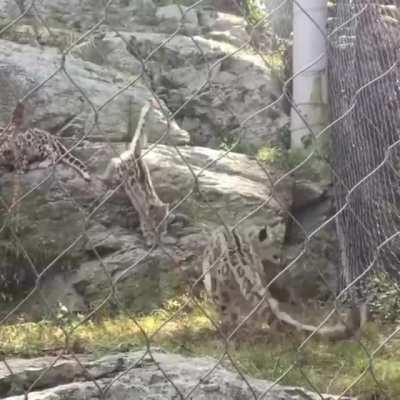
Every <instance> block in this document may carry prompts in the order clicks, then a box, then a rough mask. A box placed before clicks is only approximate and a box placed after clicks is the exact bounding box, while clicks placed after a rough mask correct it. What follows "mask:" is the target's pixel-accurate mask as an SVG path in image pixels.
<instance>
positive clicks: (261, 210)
mask: <svg viewBox="0 0 400 400" xmlns="http://www.w3.org/2000/svg"><path fill="white" fill-rule="evenodd" d="M123 150H125V145H124V144H121V143H120V144H116V143H115V144H113V145H107V144H105V143H86V144H85V146H83V147H81V148H79V149H78V150H77V151H76V155H77V156H79V157H80V158H81V159H82V160H83V161H85V162H86V163H87V164H88V166H89V170H90V173H91V174H92V181H91V182H90V183H87V182H86V181H84V180H83V179H81V178H80V177H79V176H78V175H77V174H76V173H75V172H74V171H71V169H70V168H67V167H65V166H63V165H58V166H57V167H56V168H55V170H54V171H53V170H52V168H47V169H36V170H33V171H30V172H28V173H26V174H24V175H22V176H21V177H20V185H21V190H20V193H21V195H22V194H24V193H28V192H29V193H30V194H29V195H28V196H26V197H25V198H24V199H23V200H22V201H21V203H20V206H19V209H18V211H17V213H18V215H17V216H18V219H17V222H16V224H17V223H18V225H17V228H18V237H19V241H20V243H21V244H22V246H23V247H24V249H25V250H26V252H27V254H29V257H30V259H31V260H33V262H34V264H35V266H36V267H37V270H38V273H40V272H41V271H44V272H43V273H42V275H41V285H40V287H41V289H42V290H43V293H46V301H47V303H48V305H49V307H50V308H51V309H53V311H54V310H56V309H57V307H58V305H59V302H60V303H62V304H63V305H65V306H66V307H67V308H68V309H69V310H70V311H87V310H88V309H92V308H93V307H96V306H97V305H99V304H100V303H101V302H103V301H104V300H107V305H109V306H112V305H113V304H114V305H115V304H117V302H121V303H122V304H124V305H125V306H127V307H128V308H129V309H130V310H133V311H136V312H144V311H150V310H152V309H154V308H156V307H157V306H159V305H160V304H162V303H163V302H165V301H166V300H167V299H168V298H169V297H172V296H173V295H174V294H175V293H176V291H177V289H178V288H179V287H182V286H183V285H186V284H187V282H186V281H185V279H186V278H185V277H186V272H188V273H189V272H191V273H193V272H194V271H196V265H197V263H198V257H199V256H200V254H201V252H202V248H203V247H204V245H205V239H206V238H207V237H208V235H209V232H210V230H212V229H213V228H215V227H217V226H218V225H221V224H222V223H225V224H227V225H234V224H236V223H238V222H239V221H245V222H246V223H250V224H251V223H257V224H260V223H262V222H265V223H266V224H267V225H268V226H269V227H270V228H271V232H273V234H274V239H275V240H276V242H277V246H279V245H280V244H281V243H282V242H283V240H284V235H285V214H284V213H283V212H282V208H283V209H284V208H285V207H286V206H285V204H286V205H290V203H291V197H290V196H291V190H290V188H291V181H290V180H288V181H284V182H283V183H282V184H281V185H277V186H276V187H272V186H271V182H272V181H273V180H274V177H276V176H277V175H278V174H279V172H278V171H272V170H271V171H269V177H267V175H266V174H265V172H264V170H263V169H262V168H260V167H259V166H258V164H257V162H256V161H255V160H251V159H250V158H248V157H247V156H245V155H242V154H235V153H230V154H229V155H224V153H223V152H220V151H217V150H211V149H207V148H201V147H189V146H187V147H180V148H179V153H178V151H177V149H176V148H174V147H171V146H166V145H158V146H156V147H154V148H148V149H147V150H146V151H147V153H146V154H145V155H144V159H145V161H146V162H147V164H148V165H149V168H150V172H151V175H152V178H153V183H154V185H155V188H156V190H157V192H158V194H159V196H160V198H161V199H162V200H163V201H165V202H169V203H170V204H171V207H172V208H176V209H175V210H174V212H175V213H180V214H184V215H185V216H186V219H187V221H188V223H186V224H182V223H181V224H180V225H179V224H178V225H174V224H172V225H171V227H170V231H169V237H170V241H169V242H170V243H171V244H169V245H165V246H162V247H159V248H156V249H155V250H153V251H151V252H150V253H149V249H148V248H146V246H145V245H144V242H143V240H142V237H141V234H140V232H139V220H138V215H137V213H136V212H135V210H134V209H133V207H132V205H131V204H130V202H129V200H128V198H127V196H126V195H125V193H124V192H123V191H122V190H119V191H117V192H115V193H113V191H112V188H108V187H107V186H105V184H104V183H103V181H102V180H101V176H102V174H103V173H104V170H105V168H106V166H107V164H108V162H109V160H110V158H111V157H112V156H116V155H118V154H120V153H121V152H122V151H123ZM3 172H4V171H3ZM13 179H14V178H13V174H12V173H2V174H1V178H0V187H1V196H2V199H4V201H5V202H6V203H8V204H9V202H10V201H11V198H12V195H13V182H14V180H13ZM270 179H271V180H270ZM255 211H256V212H255ZM0 214H1V222H5V221H7V219H6V218H7V216H8V213H7V212H6V210H5V209H4V208H3V207H2V210H1V213H0ZM12 221H14V220H12ZM9 234H10V232H9V230H5V231H3V232H2V236H1V237H0V247H1V249H6V248H9V246H10V242H9V240H10V239H9ZM11 250H12V249H11ZM14 251H15V249H14ZM8 254H9V255H8V257H6V258H5V259H2V260H1V261H0V263H1V264H2V265H1V267H2V271H11V273H14V272H17V273H19V271H21V272H20V273H21V279H20V280H24V279H23V278H24V277H25V280H29V276H30V278H31V279H33V280H35V279H37V277H36V278H35V276H34V275H32V272H30V271H31V269H30V266H29V263H28V262H27V260H26V259H25V258H24V257H22V258H21V257H20V256H19V257H18V256H17V254H14V256H13V253H12V251H9V252H8ZM26 274H28V275H26ZM29 274H30V275H29ZM113 285H114V286H113ZM113 288H115V289H116V291H117V294H118V299H116V298H115V297H114V296H112V290H113ZM19 311H21V312H24V313H26V314H27V315H30V316H31V317H32V316H34V317H37V318H40V317H41V316H43V312H44V311H45V308H44V304H43V299H42V298H41V296H40V293H36V294H35V295H34V296H32V297H31V298H30V300H29V302H27V303H26V304H24V306H23V307H22V308H21V309H20V310H19Z"/></svg>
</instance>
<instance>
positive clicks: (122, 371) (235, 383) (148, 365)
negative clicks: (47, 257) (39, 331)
mask: <svg viewBox="0 0 400 400" xmlns="http://www.w3.org/2000/svg"><path fill="white" fill-rule="evenodd" d="M78 357H79V360H80V363H79V364H78V362H77V361H75V360H73V359H71V360H63V359H58V360H56V358H55V357H43V358H37V359H31V360H19V359H15V360H7V367H8V368H10V369H8V368H7V367H6V366H5V365H3V364H1V365H0V396H1V398H2V399H4V400H23V399H24V394H23V393H24V392H25V390H26V388H28V387H31V385H32V384H33V383H35V386H34V387H33V388H31V390H30V391H29V399H30V400H61V399H74V400H91V399H98V398H99V396H101V397H102V398H104V399H107V400H108V399H109V400H123V399H135V400H149V399H154V400H155V399H159V400H161V399H162V400H172V399H176V398H187V397H186V396H188V395H189V394H190V399H192V400H206V399H207V400H231V399H241V400H250V399H254V398H255V396H256V397H257V398H261V396H262V398H263V399H264V400H303V399H304V400H305V399H307V400H317V399H321V394H320V393H316V392H314V393H313V392H311V391H309V390H306V389H303V388H301V387H293V386H282V385H278V384H273V382H271V381H267V380H262V379H253V378H250V377H248V376H246V377H245V379H246V380H244V379H243V378H242V377H241V376H240V375H239V374H238V373H237V372H236V371H235V370H233V369H231V370H228V369H226V368H225V367H223V366H221V365H218V363H219V362H218V361H217V360H216V359H212V358H210V357H203V358H199V357H193V358H190V357H183V356H180V355H177V354H171V353H167V352H164V351H162V350H157V349H151V353H146V352H145V351H137V352H132V353H121V354H113V355H109V356H105V357H103V358H100V359H97V360H95V359H93V358H89V357H87V356H82V355H78ZM11 371H12V372H13V373H11ZM94 382H96V383H94ZM171 382H172V383H171ZM106 387H107V388H108V390H107V391H106V392H105V394H104V397H103V394H102V393H101V392H100V391H99V388H106ZM322 396H323V398H324V399H325V400H336V399H338V396H333V395H329V394H322ZM188 398H189V397H188ZM340 398H341V399H342V400H350V399H349V397H347V396H345V397H343V396H341V397H340Z"/></svg>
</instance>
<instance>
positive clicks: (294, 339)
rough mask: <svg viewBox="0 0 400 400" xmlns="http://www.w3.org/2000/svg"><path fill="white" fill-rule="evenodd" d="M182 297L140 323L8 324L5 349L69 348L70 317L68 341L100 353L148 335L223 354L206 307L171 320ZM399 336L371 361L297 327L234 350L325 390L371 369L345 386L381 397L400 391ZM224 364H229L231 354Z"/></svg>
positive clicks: (250, 369) (370, 344) (0, 333)
mask: <svg viewBox="0 0 400 400" xmlns="http://www.w3.org/2000/svg"><path fill="white" fill-rule="evenodd" d="M181 304H183V303H182V299H178V300H175V301H172V302H170V303H169V304H167V305H166V307H165V308H164V309H162V310H157V311H155V312H153V313H151V314H149V315H142V316H135V319H136V322H137V323H138V324H139V325H140V327H141V328H139V327H138V325H136V324H135V322H134V320H133V318H131V317H129V316H127V315H118V316H115V317H113V318H111V317H106V316H105V317H104V316H103V317H101V318H100V317H99V318H97V319H96V320H90V321H87V322H84V321H83V317H80V318H77V317H70V318H69V317H68V315H66V314H64V315H61V316H60V318H59V320H58V323H55V322H49V321H42V322H37V323H24V322H20V323H17V324H14V325H7V326H2V327H0V353H3V354H5V355H6V356H9V357H11V356H13V357H15V356H19V357H22V356H23V357H34V356H39V355H44V354H46V353H49V352H50V353H51V351H52V350H55V349H59V348H63V347H64V346H65V335H64V332H63V330H62V329H61V328H60V325H63V327H64V329H65V330H66V331H67V332H69V336H70V341H69V343H71V344H74V346H75V348H76V349H79V350H80V351H82V350H83V351H85V352H88V353H93V354H96V355H98V356H100V355H104V354H107V353H110V352H119V351H128V350H134V349H138V348H142V347H143V346H144V345H145V344H146V340H147V339H149V340H150V342H151V344H152V345H153V346H160V347H163V348H164V349H166V350H169V351H172V352H179V353H182V354H185V355H210V356H212V357H220V356H222V354H223V353H224V346H223V341H222V340H221V339H220V337H219V335H218V333H217V332H216V330H215V328H214V327H213V325H212V323H211V322H210V320H209V319H208V317H207V316H205V315H204V314H203V313H202V311H201V310H200V308H199V307H195V306H190V307H187V308H186V309H185V310H184V312H181V313H180V314H179V315H176V316H175V318H173V319H172V320H171V321H169V322H166V321H167V320H168V319H169V318H170V317H171V316H172V315H174V313H175V312H176V311H177V310H178V308H179V306H180V305H181ZM201 306H202V307H204V308H205V309H206V311H207V313H209V315H211V316H213V318H215V314H214V312H213V310H212V309H211V308H210V306H209V305H208V304H207V303H206V302H202V303H201ZM164 323H166V324H165V325H163V326H162V328H161V330H158V329H159V327H160V326H161V325H162V324H164ZM394 329H395V326H394V325H389V324H386V325H383V324H382V323H369V325H367V328H366V329H365V330H364V332H363V336H362V338H361V341H362V343H363V344H364V346H365V347H366V348H367V349H368V352H370V353H372V352H373V351H374V350H375V349H376V348H378V346H379V345H380V343H382V342H383V341H384V339H385V338H386V337H388V336H389V334H390V333H391V332H393V331H394ZM142 330H143V332H145V334H143V332H142ZM152 335H153V336H152ZM146 336H147V339H146ZM399 336H400V335H397V336H395V337H394V338H393V339H392V340H391V341H389V342H388V344H387V345H385V346H384V347H382V349H381V350H380V351H379V352H377V353H376V354H375V355H374V357H373V362H372V364H371V367H372V368H370V360H369V356H368V354H367V353H366V352H365V350H364V349H363V347H362V346H360V344H359V343H358V342H357V341H356V340H348V341H339V342H336V343H332V342H327V341H323V340H319V339H312V340H311V341H310V342H309V343H308V344H307V345H306V346H305V347H304V348H303V349H302V350H301V351H297V348H298V346H299V345H300V344H301V343H302V340H303V339H304V336H301V335H300V334H298V333H292V334H290V335H289V334H288V333H286V334H285V333H279V334H278V333H275V334H269V333H268V332H265V333H264V334H263V335H259V336H257V337H253V338H252V339H251V340H248V341H246V342H241V343H240V345H239V346H234V345H233V344H231V345H230V346H229V353H230V355H231V356H232V358H233V359H234V360H235V363H236V364H237V365H238V366H239V367H240V368H241V370H242V371H243V372H245V373H247V374H249V375H251V376H253V377H257V378H263V379H268V380H275V379H279V378H280V377H281V376H282V375H284V374H285V373H286V371H288V370H289V373H287V374H286V375H285V376H284V377H283V378H282V380H281V381H280V382H281V383H282V384H290V385H300V386H303V387H307V388H309V389H314V390H315V389H318V390H319V391H320V392H329V393H336V394H340V393H342V392H343V391H344V390H345V389H346V388H348V387H349V386H350V385H351V384H352V383H353V382H354V381H355V380H356V379H358V378H359V376H360V375H361V374H362V373H363V372H364V371H366V372H365V375H364V376H363V377H362V378H361V380H360V381H359V382H358V383H357V384H356V385H354V386H353V387H352V388H351V389H350V390H349V391H348V393H346V394H348V395H358V396H360V397H359V398H360V400H372V399H374V400H378V399H381V398H382V399H383V398H385V397H379V396H378V394H379V393H381V392H380V388H383V390H385V393H386V395H387V398H390V399H395V398H400V338H399ZM77 345H78V347H76V346H77ZM75 351H77V350H75ZM225 365H226V366H227V367H230V365H229V363H228V361H226V362H225ZM376 381H377V382H378V384H379V386H378V384H377V382H376Z"/></svg>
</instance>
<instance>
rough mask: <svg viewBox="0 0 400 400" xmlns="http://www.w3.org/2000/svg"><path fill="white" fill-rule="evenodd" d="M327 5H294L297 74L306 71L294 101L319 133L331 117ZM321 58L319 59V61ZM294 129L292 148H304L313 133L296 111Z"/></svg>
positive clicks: (308, 1) (312, 0)
mask: <svg viewBox="0 0 400 400" xmlns="http://www.w3.org/2000/svg"><path fill="white" fill-rule="evenodd" d="M327 3H328V2H327V0H296V1H294V2H293V74H295V75H296V74H297V73H299V72H300V71H303V72H301V73H299V75H296V76H295V78H294V80H293V101H294V104H295V105H296V108H297V110H298V111H300V112H301V115H302V116H303V118H304V119H305V120H306V121H307V124H308V125H309V126H311V128H312V129H313V131H314V132H315V133H318V132H319V131H320V130H321V129H322V128H323V127H324V126H326V124H327V115H328V114H327V103H328V99H327V82H326V43H325V37H324V35H325V33H326V23H327ZM298 5H299V6H301V8H302V9H303V10H304V11H306V13H307V14H308V15H307V14H306V13H305V12H304V11H303V10H302V9H301V8H300V7H299V6H298ZM316 24H317V25H318V26H319V29H318V28H317V26H316ZM318 58H319V60H318V61H317V62H315V60H317V59H318ZM313 62H314V63H313ZM312 63H313V64H312ZM310 64H312V65H311V66H310ZM306 67H307V68H306ZM305 68H306V69H305ZM290 130H291V147H292V148H304V144H305V140H304V139H305V138H306V137H308V135H309V134H310V131H309V129H308V127H307V126H306V124H305V123H304V122H303V121H302V120H301V118H300V117H299V115H298V113H297V111H296V110H295V109H294V108H292V110H291V127H290Z"/></svg>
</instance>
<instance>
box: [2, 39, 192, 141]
mask: <svg viewBox="0 0 400 400" xmlns="http://www.w3.org/2000/svg"><path fill="white" fill-rule="evenodd" d="M0 52H1V54H2V57H1V60H0V85H1V87H2V96H1V99H0V126H1V125H5V124H6V123H8V121H9V119H10V116H11V115H12V112H13V108H14V107H15V104H16V101H17V100H18V99H19V98H22V97H23V96H24V95H26V94H27V93H28V92H31V91H32V93H31V96H29V98H28V100H27V107H26V108H27V111H26V113H25V120H24V126H35V127H38V128H43V129H46V130H49V131H50V132H56V131H58V130H59V129H60V128H61V127H63V131H62V136H66V137H69V136H78V137H82V136H83V135H85V134H86V135H87V138H88V139H89V140H92V141H104V142H105V141H121V140H124V139H125V138H126V137H128V136H129V125H130V123H131V122H132V125H133V129H134V128H135V124H136V122H137V119H138V116H139V113H140V109H141V108H142V107H143V105H144V102H145V101H146V100H148V99H150V98H152V94H151V93H150V91H149V90H148V89H147V88H146V87H144V86H143V85H142V84H136V85H135V86H133V87H129V88H126V89H125V87H126V86H127V84H128V83H129V81H130V79H132V78H131V77H130V76H128V75H125V76H123V75H121V74H119V75H117V74H115V73H114V72H112V71H111V70H109V69H105V68H102V67H99V66H97V65H95V64H93V63H87V62H83V61H81V60H78V59H75V58H73V57H71V56H70V57H67V60H66V62H65V66H64V69H62V68H61V66H62V58H61V56H60V55H59V54H58V53H57V52H56V51H55V49H51V48H49V49H47V51H45V52H43V51H41V50H40V49H38V48H34V47H31V46H26V45H19V44H15V43H11V42H9V41H5V40H0ZM35 88H36V89H35ZM95 111H96V113H97V114H96V113H95ZM96 115H97V117H98V119H97V121H96ZM150 121H151V122H150V123H149V124H148V126H150V127H151V129H148V130H147V134H148V136H149V140H150V141H156V140H158V139H160V138H161V136H163V135H164V134H165V132H166V131H167V121H166V119H165V117H164V116H163V114H162V113H161V112H157V111H153V112H152V114H151V119H150ZM164 142H165V143H170V144H176V145H180V144H188V143H189V134H188V133H187V132H186V131H184V130H182V129H181V128H179V126H178V125H177V124H176V123H173V124H171V126H170V129H169V133H168V135H167V136H166V138H165V140H164Z"/></svg>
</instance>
